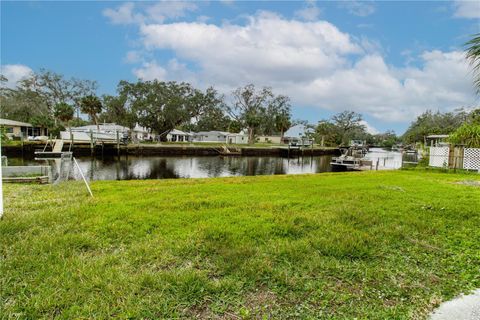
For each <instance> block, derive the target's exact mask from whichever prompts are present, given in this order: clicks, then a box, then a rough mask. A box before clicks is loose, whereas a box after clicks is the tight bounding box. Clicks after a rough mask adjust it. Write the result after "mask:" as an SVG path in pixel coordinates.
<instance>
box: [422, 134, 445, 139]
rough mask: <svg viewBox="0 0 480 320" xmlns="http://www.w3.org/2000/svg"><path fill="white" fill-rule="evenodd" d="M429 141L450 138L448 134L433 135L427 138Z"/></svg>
mask: <svg viewBox="0 0 480 320" xmlns="http://www.w3.org/2000/svg"><path fill="white" fill-rule="evenodd" d="M427 138H428V139H441V138H448V134H431V135H429V136H427Z"/></svg>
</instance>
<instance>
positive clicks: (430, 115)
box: [402, 109, 468, 143]
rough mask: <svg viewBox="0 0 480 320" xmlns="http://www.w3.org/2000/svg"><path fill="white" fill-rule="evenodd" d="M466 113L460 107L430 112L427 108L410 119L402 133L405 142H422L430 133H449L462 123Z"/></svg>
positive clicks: (466, 116)
mask: <svg viewBox="0 0 480 320" xmlns="http://www.w3.org/2000/svg"><path fill="white" fill-rule="evenodd" d="M466 118H468V115H465V113H464V112H463V111H462V110H461V109H460V110H457V112H446V113H441V112H432V111H431V110H427V111H425V112H424V113H422V114H421V115H419V116H418V117H417V119H416V120H414V121H412V123H411V124H410V126H409V127H408V129H407V131H405V133H404V134H403V137H402V139H403V141H404V142H406V143H415V142H423V141H424V138H425V136H428V135H430V134H450V133H452V132H453V131H455V130H456V129H457V128H458V127H460V126H461V125H462V123H464V122H465V121H466Z"/></svg>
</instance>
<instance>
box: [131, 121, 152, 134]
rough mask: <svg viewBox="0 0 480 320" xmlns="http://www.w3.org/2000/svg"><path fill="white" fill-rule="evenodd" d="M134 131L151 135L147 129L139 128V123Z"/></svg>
mask: <svg viewBox="0 0 480 320" xmlns="http://www.w3.org/2000/svg"><path fill="white" fill-rule="evenodd" d="M133 131H134V132H141V133H150V131H149V130H148V129H147V128H145V127H141V126H139V125H138V123H137V124H136V125H135V128H133Z"/></svg>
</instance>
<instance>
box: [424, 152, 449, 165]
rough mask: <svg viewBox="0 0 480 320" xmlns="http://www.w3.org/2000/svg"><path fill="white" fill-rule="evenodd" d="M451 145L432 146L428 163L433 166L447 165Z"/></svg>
mask: <svg viewBox="0 0 480 320" xmlns="http://www.w3.org/2000/svg"><path fill="white" fill-rule="evenodd" d="M449 152H450V148H449V147H430V159H429V162H428V165H429V166H431V167H441V168H443V167H447V166H448V153H449Z"/></svg>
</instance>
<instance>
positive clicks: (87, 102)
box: [80, 95, 103, 130]
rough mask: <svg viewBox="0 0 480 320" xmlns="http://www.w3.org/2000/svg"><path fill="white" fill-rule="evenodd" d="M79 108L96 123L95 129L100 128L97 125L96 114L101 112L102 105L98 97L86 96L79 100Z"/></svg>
mask: <svg viewBox="0 0 480 320" xmlns="http://www.w3.org/2000/svg"><path fill="white" fill-rule="evenodd" d="M80 108H81V110H82V112H83V113H86V114H88V115H89V116H90V119H92V121H93V122H95V124H96V125H97V130H100V127H99V125H98V114H99V113H101V112H102V109H103V105H102V102H101V101H100V99H98V98H97V97H96V96H92V95H90V96H86V97H83V98H82V99H81V100H80Z"/></svg>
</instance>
